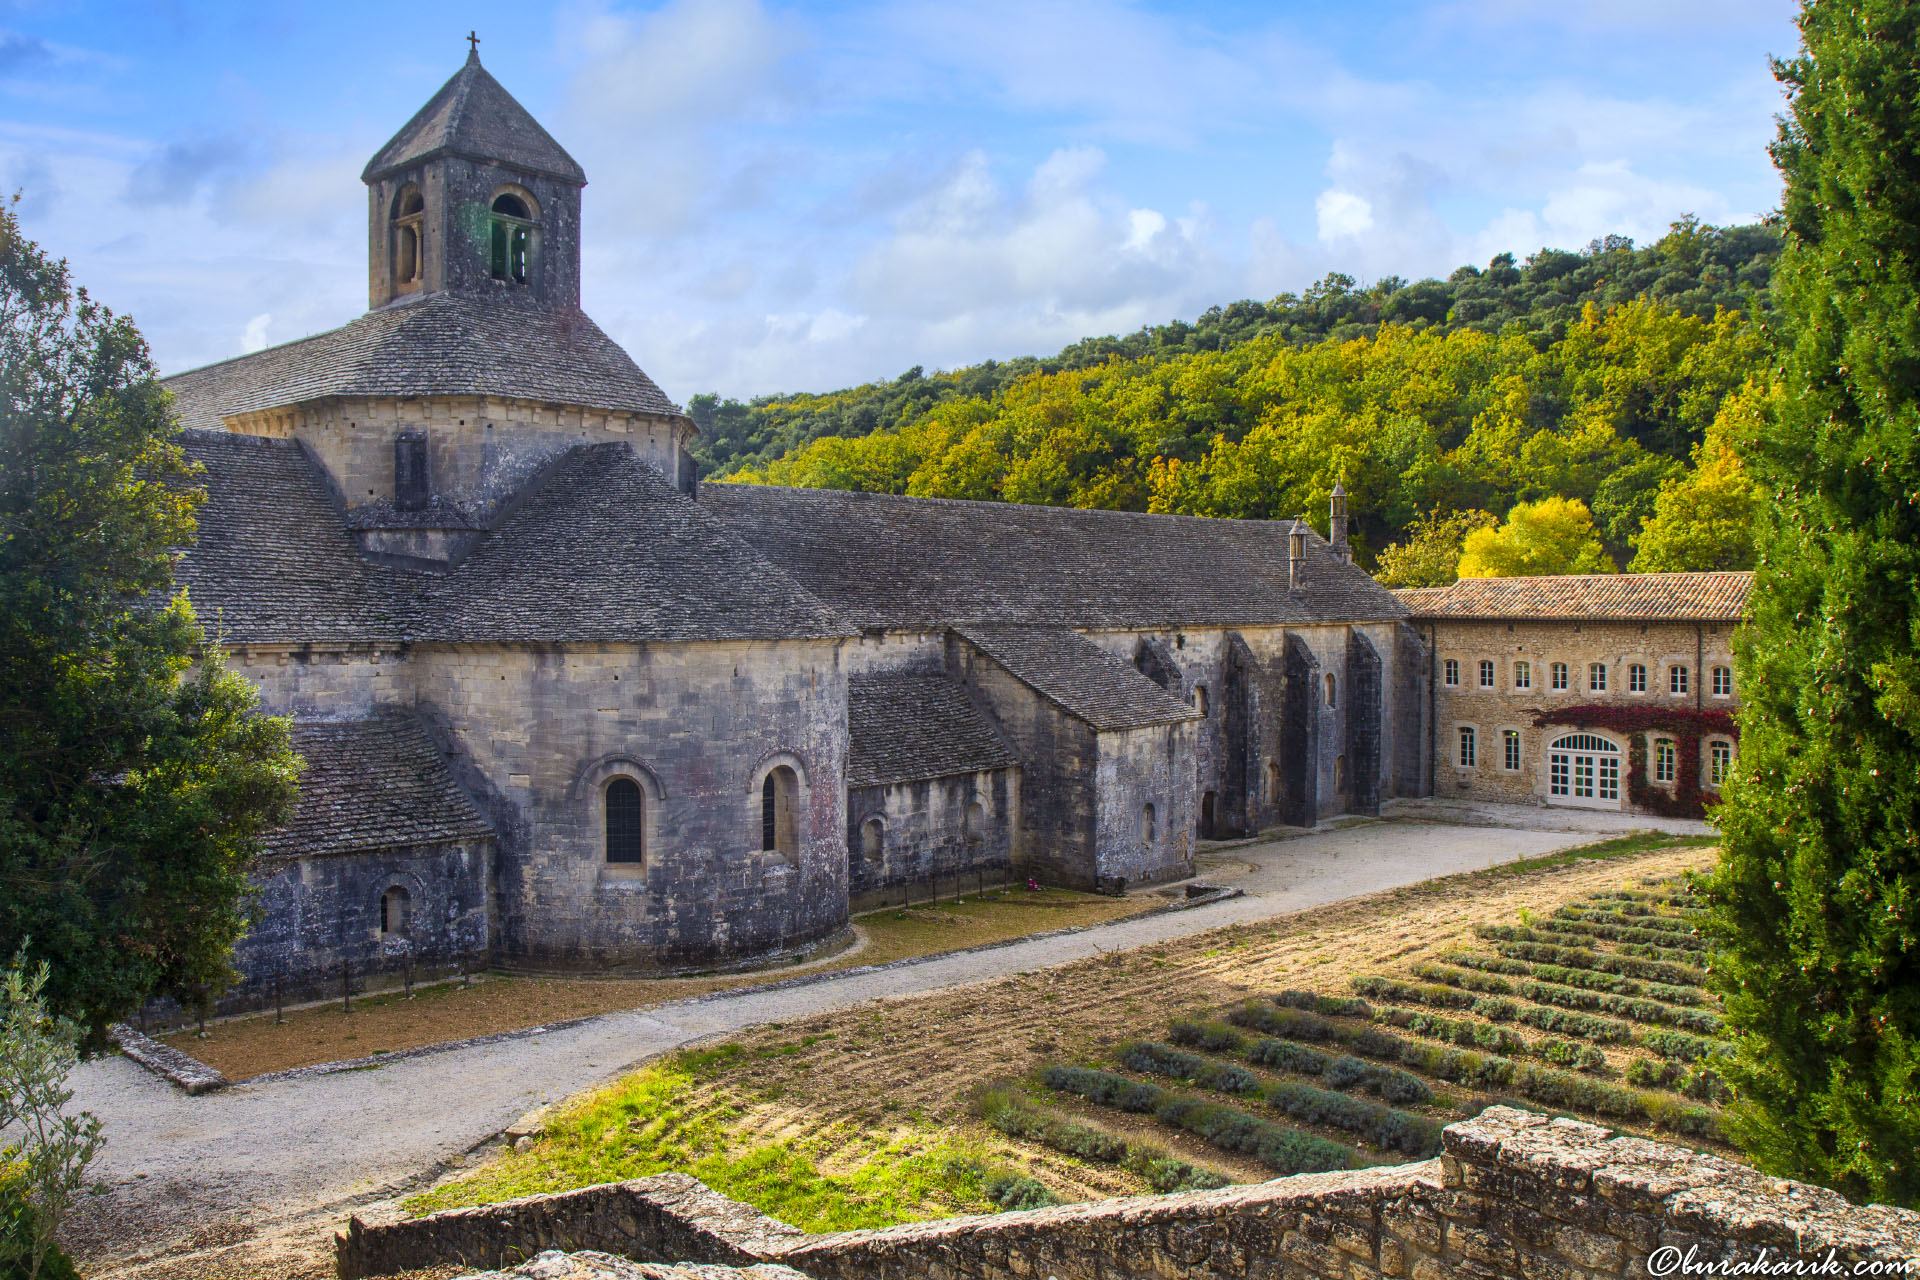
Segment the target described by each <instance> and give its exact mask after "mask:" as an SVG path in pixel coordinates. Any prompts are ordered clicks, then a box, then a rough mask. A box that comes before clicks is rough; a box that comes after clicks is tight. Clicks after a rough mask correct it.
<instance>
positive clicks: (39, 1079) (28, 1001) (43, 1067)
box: [0, 951, 101, 1277]
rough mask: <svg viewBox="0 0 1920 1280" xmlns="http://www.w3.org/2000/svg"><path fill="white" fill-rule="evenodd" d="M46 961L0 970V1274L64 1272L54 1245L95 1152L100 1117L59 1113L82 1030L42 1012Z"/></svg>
mask: <svg viewBox="0 0 1920 1280" xmlns="http://www.w3.org/2000/svg"><path fill="white" fill-rule="evenodd" d="M47 972H48V966H47V964H46V962H45V961H42V962H41V963H40V964H39V965H37V966H35V967H34V968H33V969H32V970H28V969H27V967H26V963H25V952H24V951H23V952H22V953H21V955H20V956H18V957H16V958H15V960H14V963H13V964H12V965H11V966H10V967H8V968H7V969H5V970H3V971H0V1133H7V1132H8V1131H11V1135H10V1136H11V1138H12V1141H11V1142H10V1143H9V1144H8V1145H6V1146H0V1275H5V1276H12V1275H14V1274H18V1275H20V1276H24V1277H33V1276H36V1275H49V1276H51V1275H63V1274H64V1275H71V1274H72V1269H71V1267H70V1266H69V1265H68V1264H67V1261H66V1258H65V1256H64V1255H63V1254H62V1253H61V1252H60V1249H59V1247H58V1246H57V1245H56V1244H55V1243H54V1237H55V1233H56V1232H57V1231H58V1230H59V1228H60V1225H61V1223H62V1221H63V1220H64V1219H65V1217H66V1215H67V1212H68V1211H69V1210H70V1209H71V1208H72V1206H73V1202H74V1200H75V1198H76V1197H78V1195H79V1194H80V1191H81V1189H82V1188H83V1187H84V1186H85V1185H86V1171H87V1166H88V1165H89V1164H91V1163H92V1162H93V1158H94V1156H96V1155H97V1154H99V1151H100V1144H101V1136H100V1121H99V1119H98V1118H97V1117H95V1116H94V1115H93V1114H92V1113H91V1112H87V1111H82V1112H79V1113H78V1114H75V1115H68V1114H67V1112H66V1107H67V1103H68V1102H70V1101H71V1100H72V1098H73V1090H71V1089H69V1088H67V1087H66V1079H67V1073H68V1072H70V1071H72V1070H73V1068H74V1065H75V1064H76V1063H77V1062H78V1061H79V1044H80V1038H81V1031H80V1028H79V1027H78V1026H76V1025H75V1024H74V1023H73V1022H71V1021H69V1020H68V1019H66V1018H56V1017H54V1016H53V1015H52V1014H51V1013H49V1012H48V1009H47V1005H46V1001H45V999H44V998H43V996H42V992H43V991H44V990H45V989H46V985H47Z"/></svg>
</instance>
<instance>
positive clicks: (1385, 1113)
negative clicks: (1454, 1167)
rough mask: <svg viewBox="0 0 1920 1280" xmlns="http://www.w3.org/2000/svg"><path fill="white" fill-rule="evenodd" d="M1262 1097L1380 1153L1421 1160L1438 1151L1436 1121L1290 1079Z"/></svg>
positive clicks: (1299, 1118)
mask: <svg viewBox="0 0 1920 1280" xmlns="http://www.w3.org/2000/svg"><path fill="white" fill-rule="evenodd" d="M1265 1096H1266V1099H1267V1102H1268V1104H1269V1105H1271V1106H1273V1107H1276V1108H1278V1109H1279V1110H1281V1111H1284V1112H1286V1113H1287V1114H1288V1115H1290V1116H1292V1117H1293V1118H1294V1119H1296V1120H1301V1121H1304V1122H1305V1123H1307V1124H1317V1125H1322V1126H1324V1127H1326V1128H1329V1129H1344V1130H1346V1131H1347V1132H1348V1133H1353V1134H1358V1135H1359V1136H1360V1137H1362V1138H1364V1139H1366V1140H1367V1141H1368V1142H1371V1143H1372V1144H1373V1145H1374V1146H1376V1147H1379V1148H1380V1149H1381V1150H1383V1151H1401V1152H1405V1153H1406V1154H1407V1155H1410V1156H1416V1157H1422V1158H1424V1157H1426V1156H1430V1155H1433V1154H1434V1153H1435V1152H1437V1151H1439V1150H1440V1122H1439V1121H1437V1120H1431V1119H1429V1118H1427V1117H1426V1116H1419V1115H1414V1114H1413V1113H1412V1112H1408V1111H1396V1110H1395V1109H1394V1108H1392V1107H1386V1106H1382V1105H1380V1104H1379V1103H1377V1102H1366V1101H1363V1100H1362V1099H1359V1098H1354V1097H1349V1096H1348V1095H1347V1094H1344V1093H1335V1092H1333V1091H1332V1090H1329V1089H1316V1088H1314V1087H1313V1086H1312V1085H1310V1084H1299V1083H1296V1082H1294V1081H1291V1080H1281V1081H1278V1082H1276V1083H1274V1084H1270V1085H1268V1086H1267V1087H1266V1090H1265Z"/></svg>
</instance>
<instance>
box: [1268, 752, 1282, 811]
mask: <svg viewBox="0 0 1920 1280" xmlns="http://www.w3.org/2000/svg"><path fill="white" fill-rule="evenodd" d="M1267 800H1268V801H1269V802H1270V803H1273V804H1279V803H1280V766H1279V765H1278V764H1276V763H1274V762H1273V761H1272V760H1269V761H1267Z"/></svg>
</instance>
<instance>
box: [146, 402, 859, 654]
mask: <svg viewBox="0 0 1920 1280" xmlns="http://www.w3.org/2000/svg"><path fill="white" fill-rule="evenodd" d="M182 439H183V441H184V443H185V446H186V449H187V452H188V453H189V454H191V455H192V456H193V457H194V458H195V459H196V460H198V461H200V462H201V463H202V464H203V465H205V467H206V469H207V473H206V476H205V478H204V483H205V484H206V487H207V494H208V498H207V502H206V503H205V504H204V505H203V506H202V507H201V509H200V514H199V525H200V532H199V537H198V538H197V539H196V541H195V542H194V545H193V546H191V547H189V548H188V549H187V551H186V554H185V555H184V556H183V557H182V559H181V563H180V566H179V569H178V571H177V578H178V580H179V581H180V582H182V583H184V584H185V585H186V587H187V590H188V595H189V598H190V599H192V601H193V602H194V607H195V608H196V609H198V610H199V612H200V617H201V620H202V621H203V622H204V623H205V624H206V626H207V627H208V628H209V629H210V630H211V629H213V628H215V627H219V628H222V629H224V633H225V637H226V639H227V640H228V642H230V643H235V644H300V643H349V644H382V643H388V644H391V643H399V642H402V641H477V642H483V643H484V642H499V643H516V642H519V643H540V642H553V643H561V642H568V641H578V642H592V641H675V640H739V639H786V638H804V637H822V636H839V635H849V634H851V633H852V632H853V631H855V630H856V628H855V627H853V626H852V624H850V623H849V622H847V620H846V619H844V618H842V617H841V616H840V615H839V614H837V613H836V612H835V611H834V610H833V609H831V608H829V607H828V606H827V605H825V604H823V603H821V601H820V600H818V599H817V598H815V597H814V596H813V595H811V594H809V593H808V592H807V591H806V589H805V588H803V587H801V586H800V585H799V584H798V583H796V582H794V581H793V580H792V579H791V578H789V577H788V576H787V575H786V574H785V573H783V572H781V571H780V570H779V569H778V568H777V567H775V566H774V565H772V564H769V563H768V562H767V560H766V559H765V557H763V556H761V555H760V554H759V553H758V552H756V551H755V550H754V549H753V548H752V547H749V546H748V545H747V544H746V543H744V542H742V541H741V540H740V539H739V538H738V537H737V536H735V535H734V534H733V532H732V531H731V530H729V529H728V528H727V527H726V526H725V525H723V524H722V523H721V522H720V521H718V520H716V519H714V518H713V517H712V516H711V515H709V514H707V513H706V512H705V511H703V510H701V508H700V507H699V505H698V504H696V503H694V502H693V501H691V500H690V499H688V498H687V497H686V496H685V495H683V494H681V493H679V492H678V491H677V490H675V489H674V487H673V486H672V485H671V484H669V483H668V482H667V481H666V479H665V478H664V477H662V476H661V475H660V473H659V472H658V471H656V470H654V469H653V468H652V467H650V466H648V465H647V464H646V463H645V462H642V461H641V460H640V459H639V457H637V456H636V455H635V454H634V453H633V451H632V449H630V448H629V447H628V446H627V445H624V444H604V445H583V446H580V447H578V448H575V449H571V450H569V451H568V452H567V453H566V454H564V455H563V456H562V457H561V459H560V460H559V461H558V462H557V463H556V464H555V465H554V466H553V468H552V469H551V470H550V471H549V472H548V473H547V475H546V476H545V477H544V479H543V480H542V482H541V483H540V487H539V490H538V492H536V493H535V494H533V495H532V496H531V497H530V498H529V499H528V500H527V501H526V502H525V503H523V504H522V505H521V506H520V507H519V508H518V509H517V510H515V511H514V512H513V513H512V514H511V515H510V516H509V517H508V518H507V519H506V521H505V522H504V523H503V524H501V525H500V527H498V528H496V529H494V530H493V531H491V532H489V533H487V534H485V535H483V536H482V538H481V541H480V544H479V546H478V548H477V549H476V550H475V551H474V552H473V554H472V555H470V556H469V557H468V558H467V559H466V560H465V561H464V562H462V563H461V564H459V565H458V566H456V567H455V568H453V569H452V570H451V571H449V572H447V573H445V574H422V573H412V572H407V571H404V570H401V569H396V568H388V567H385V566H382V565H379V564H376V563H371V562H369V561H367V560H365V559H363V558H362V557H361V555H360V554H359V551H358V544H357V542H356V541H355V539H354V535H353V534H352V533H350V532H348V531H347V529H346V527H345V524H344V521H343V518H342V516H341V514H340V512H339V510H338V508H337V507H336V506H335V505H334V503H333V499H332V497H331V495H330V492H329V489H328V486H327V480H326V477H325V473H324V471H323V470H322V469H321V467H320V465H319V464H318V463H317V462H314V461H313V460H311V459H310V458H308V457H307V455H306V454H305V453H303V452H302V451H301V449H300V447H299V446H298V445H297V444H295V443H293V442H292V441H287V440H267V439H262V438H260V437H257V436H242V435H234V434H232V433H230V432H225V431H219V432H211V431H188V432H184V433H182Z"/></svg>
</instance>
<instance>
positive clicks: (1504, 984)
mask: <svg viewBox="0 0 1920 1280" xmlns="http://www.w3.org/2000/svg"><path fill="white" fill-rule="evenodd" d="M1413 973H1414V976H1415V977H1419V978H1425V979H1426V980H1427V981H1429V982H1440V983H1445V984H1446V985H1447V986H1449V987H1462V988H1464V989H1466V990H1468V991H1479V992H1482V993H1483V994H1487V995H1496V996H1510V995H1512V994H1513V984H1512V983H1511V982H1508V981H1507V980H1506V979H1504V978H1496V977H1494V976H1493V975H1491V974H1486V973H1476V972H1475V971H1473V970H1472V969H1450V968H1448V967H1447V966H1445V965H1438V964H1417V965H1414V966H1413Z"/></svg>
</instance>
